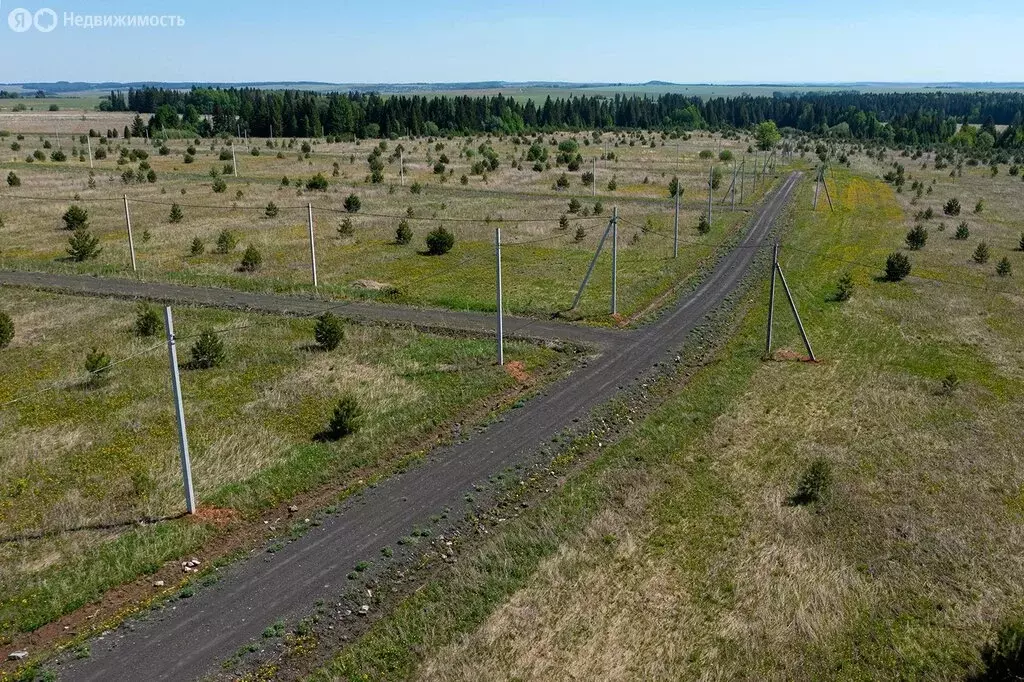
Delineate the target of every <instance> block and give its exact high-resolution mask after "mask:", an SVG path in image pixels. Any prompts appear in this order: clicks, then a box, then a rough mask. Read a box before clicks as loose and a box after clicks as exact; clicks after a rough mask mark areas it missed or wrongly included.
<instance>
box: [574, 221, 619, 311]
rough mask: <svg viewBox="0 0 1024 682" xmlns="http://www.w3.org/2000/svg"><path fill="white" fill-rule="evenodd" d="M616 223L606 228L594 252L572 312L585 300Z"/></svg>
mask: <svg viewBox="0 0 1024 682" xmlns="http://www.w3.org/2000/svg"><path fill="white" fill-rule="evenodd" d="M614 223H615V218H614V217H613V218H612V219H611V220H609V221H608V227H606V228H605V230H604V234H603V235H601V241H599V242H598V243H597V250H596V251H594V257H593V258H592V259H591V260H590V265H589V266H588V267H587V274H586V275H584V276H583V282H582V283H581V284H580V289H579V291H577V292H576V298H574V299H573V300H572V306H571V307H570V310H576V306H578V305H579V304H580V299H581V298H583V291H584V289H586V288H587V282H589V281H590V275H592V274H593V272H594V266H595V265H597V258H598V256H600V255H601V250H602V249H603V248H604V243H605V241H607V239H608V235H610V234H611V233H612V225H613V224H614Z"/></svg>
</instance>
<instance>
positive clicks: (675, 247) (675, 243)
mask: <svg viewBox="0 0 1024 682" xmlns="http://www.w3.org/2000/svg"><path fill="white" fill-rule="evenodd" d="M676 177H677V178H678V177H679V176H678V175H677V176H676ZM680 185H682V182H680V181H678V180H677V181H676V215H675V220H674V221H673V222H672V257H673V258H679V195H680V194H682V192H681V191H680V190H682V187H681V186H680Z"/></svg>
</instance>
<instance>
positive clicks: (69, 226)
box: [61, 206, 89, 231]
mask: <svg viewBox="0 0 1024 682" xmlns="http://www.w3.org/2000/svg"><path fill="white" fill-rule="evenodd" d="M61 220H62V221H63V222H64V229H65V230H72V231H74V230H81V229H85V228H87V227H89V212H88V211H86V210H85V209H84V208H82V207H81V206H72V207H71V208H69V209H68V210H67V211H65V212H64V215H63V216H61Z"/></svg>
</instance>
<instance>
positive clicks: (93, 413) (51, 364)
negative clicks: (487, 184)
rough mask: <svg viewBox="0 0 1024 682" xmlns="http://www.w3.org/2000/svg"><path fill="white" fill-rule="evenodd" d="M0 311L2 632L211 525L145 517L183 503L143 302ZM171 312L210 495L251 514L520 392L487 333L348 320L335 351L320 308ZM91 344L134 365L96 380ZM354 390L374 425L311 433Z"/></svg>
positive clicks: (162, 350)
mask: <svg viewBox="0 0 1024 682" xmlns="http://www.w3.org/2000/svg"><path fill="white" fill-rule="evenodd" d="M0 310H4V311H5V312H7V313H8V314H10V315H11V317H12V318H13V319H14V323H15V327H16V330H17V331H16V336H15V338H14V341H13V343H12V344H11V345H10V346H9V347H7V348H6V349H4V350H3V351H2V364H3V371H2V372H0V405H2V411H0V468H2V469H3V471H4V477H3V481H2V482H0V595H2V597H0V641H3V640H4V639H6V638H7V637H9V636H10V635H11V634H12V633H14V632H17V631H27V630H31V629H33V628H35V627H38V626H40V625H42V624H44V623H46V622H48V621H50V620H52V619H53V618H55V617H57V616H59V615H61V614H62V613H66V612H69V611H71V610H73V609H75V608H76V607H78V606H81V605H82V604H84V603H86V602H88V601H90V600H92V599H94V598H96V597H98V596H99V595H100V594H101V593H102V592H103V590H105V589H108V588H110V587H113V586H116V585H119V584H121V583H123V582H126V581H129V580H132V579H134V578H135V577H137V576H138V575H141V574H144V573H147V572H150V571H153V570H155V569H156V568H158V567H159V566H160V565H161V563H162V562H164V561H166V560H168V559H172V558H175V557H178V556H181V555H183V554H188V553H190V552H193V551H196V549H197V548H198V547H199V546H200V545H201V544H202V543H203V542H204V541H206V540H208V539H209V538H210V537H211V536H212V535H213V534H214V533H215V532H216V528H215V525H213V524H208V523H206V522H205V521H204V519H205V518H206V517H201V520H199V521H193V520H188V519H176V520H163V521H155V522H151V523H148V524H146V525H143V526H139V525H138V522H139V521H141V520H147V519H148V520H155V519H167V518H168V517H174V516H176V515H178V514H180V513H181V512H182V511H183V510H184V500H183V493H182V485H181V473H180V469H179V464H178V449H177V448H178V441H177V431H176V422H175V418H174V407H173V402H172V399H171V394H170V378H169V371H168V366H167V363H168V359H167V351H166V347H165V346H164V345H163V343H162V340H161V339H162V332H161V333H160V334H158V335H157V336H156V337H155V338H148V339H139V338H137V337H136V336H135V335H134V334H133V332H132V326H133V323H134V320H135V315H136V310H135V308H134V307H133V304H130V303H127V302H121V301H113V300H102V299H81V298H75V297H68V296H60V295H50V294H43V293H36V292H31V291H24V290H8V289H4V290H0ZM175 323H176V324H175V331H176V334H177V337H178V338H179V339H180V341H179V363H180V364H181V365H183V366H184V367H185V369H183V371H182V385H183V394H184V403H185V410H186V416H187V418H188V426H189V436H190V445H191V452H192V466H193V475H194V479H195V486H196V493H197V496H198V499H199V501H200V503H201V504H202V505H203V506H204V507H207V508H220V509H229V510H233V511H232V513H234V514H238V515H240V516H241V517H251V516H252V515H254V514H256V513H258V512H260V511H261V510H264V509H266V508H268V507H272V506H274V505H277V504H280V503H282V502H284V501H286V500H290V499H292V498H293V497H294V496H296V495H299V494H300V493H303V492H306V491H310V490H314V489H317V488H318V487H320V486H324V485H326V484H329V485H331V486H333V487H334V488H336V489H338V490H341V489H344V488H346V487H348V486H350V485H352V484H353V483H355V481H356V479H357V478H362V479H367V480H368V479H370V478H372V477H374V476H376V475H379V474H386V473H387V472H388V471H389V468H390V467H394V466H395V463H396V462H398V461H400V460H401V459H402V458H404V457H406V456H408V454H409V450H410V449H413V448H415V447H417V444H419V443H421V442H422V441H423V440H424V439H426V438H427V437H428V436H429V435H430V434H432V433H434V432H436V431H438V429H439V428H440V427H441V426H442V425H443V424H448V423H451V422H452V420H454V419H457V418H458V416H459V415H461V414H467V411H470V410H477V409H480V408H481V407H482V406H483V401H484V399H485V398H486V397H488V396H493V395H495V394H498V393H501V392H504V391H508V390H510V389H512V388H514V387H516V386H517V382H516V380H515V379H513V378H512V377H511V376H510V375H509V374H507V373H506V372H505V371H503V370H502V369H501V368H499V367H496V366H495V364H494V359H493V354H494V344H493V343H492V342H488V341H477V340H466V339H458V338H449V337H441V336H433V335H428V334H421V333H418V332H415V331H412V330H406V329H392V328H381V327H366V326H356V325H349V326H347V327H346V328H345V339H344V341H343V342H342V344H341V346H340V347H339V349H337V350H336V351H334V352H330V353H328V352H324V351H321V350H319V349H318V348H317V347H315V346H313V321H312V320H308V319H285V318H276V317H271V316H261V315H254V314H240V313H229V312H219V311H212V310H198V309H188V308H181V309H179V310H177V314H176V320H175ZM205 328H210V329H218V330H224V331H223V333H221V334H220V336H221V338H222V339H223V341H224V343H225V345H226V361H225V363H224V364H223V366H220V367H217V368H214V369H210V370H198V369H188V368H187V363H188V362H189V360H190V355H189V351H190V347H191V345H192V343H193V340H194V338H195V337H196V335H197V334H198V332H199V331H200V330H202V329H205ZM93 347H95V348H98V349H101V350H104V351H106V352H107V353H109V354H110V356H111V360H113V361H114V362H115V363H117V362H119V361H121V360H125V362H124V363H123V364H116V365H115V366H114V367H113V369H112V370H111V371H110V374H109V377H108V378H107V379H106V380H105V381H103V382H101V383H99V384H94V383H92V382H90V381H88V380H87V375H86V372H85V368H84V360H85V356H86V354H87V353H88V352H89V350H90V349H91V348H93ZM506 353H507V356H506V357H507V359H508V360H509V361H513V362H514V361H520V362H522V363H523V364H524V369H525V371H526V372H537V371H544V370H545V368H548V367H549V366H550V365H551V363H552V362H554V360H555V358H556V354H555V353H554V352H553V351H550V350H546V349H543V348H539V347H536V346H533V345H529V344H520V343H513V344H509V345H508V346H507V351H506ZM47 389H51V390H47ZM37 392H38V393H37ZM346 393H350V394H352V395H354V396H356V398H357V400H358V402H359V404H360V405H361V406H362V408H363V410H364V412H365V417H364V422H365V423H364V426H363V428H362V429H361V430H359V431H358V432H357V433H356V434H355V435H353V436H350V437H348V438H345V439H343V440H341V441H339V442H319V441H317V440H316V436H317V434H318V433H320V432H321V431H322V430H324V429H325V428H326V426H327V423H328V421H329V419H330V417H331V412H332V410H333V407H334V405H335V404H336V403H337V401H338V399H339V397H340V396H341V395H343V394H346ZM22 396H26V397H25V399H24V400H20V401H19V402H14V403H13V404H12V403H10V402H9V401H12V400H14V399H16V398H19V397H22ZM215 520H220V519H215ZM102 526H109V527H107V528H101V529H92V530H90V528H94V527H102Z"/></svg>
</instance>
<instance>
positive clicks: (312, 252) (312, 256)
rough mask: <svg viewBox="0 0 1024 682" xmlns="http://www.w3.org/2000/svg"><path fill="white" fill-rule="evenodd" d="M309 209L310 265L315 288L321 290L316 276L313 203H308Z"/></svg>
mask: <svg viewBox="0 0 1024 682" xmlns="http://www.w3.org/2000/svg"><path fill="white" fill-rule="evenodd" d="M306 206H307V208H308V209H309V265H310V269H311V270H312V271H313V289H314V290H316V291H317V292H319V291H320V282H319V281H318V280H317V277H316V241H315V240H314V238H313V204H312V203H309V204H307V205H306Z"/></svg>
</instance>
